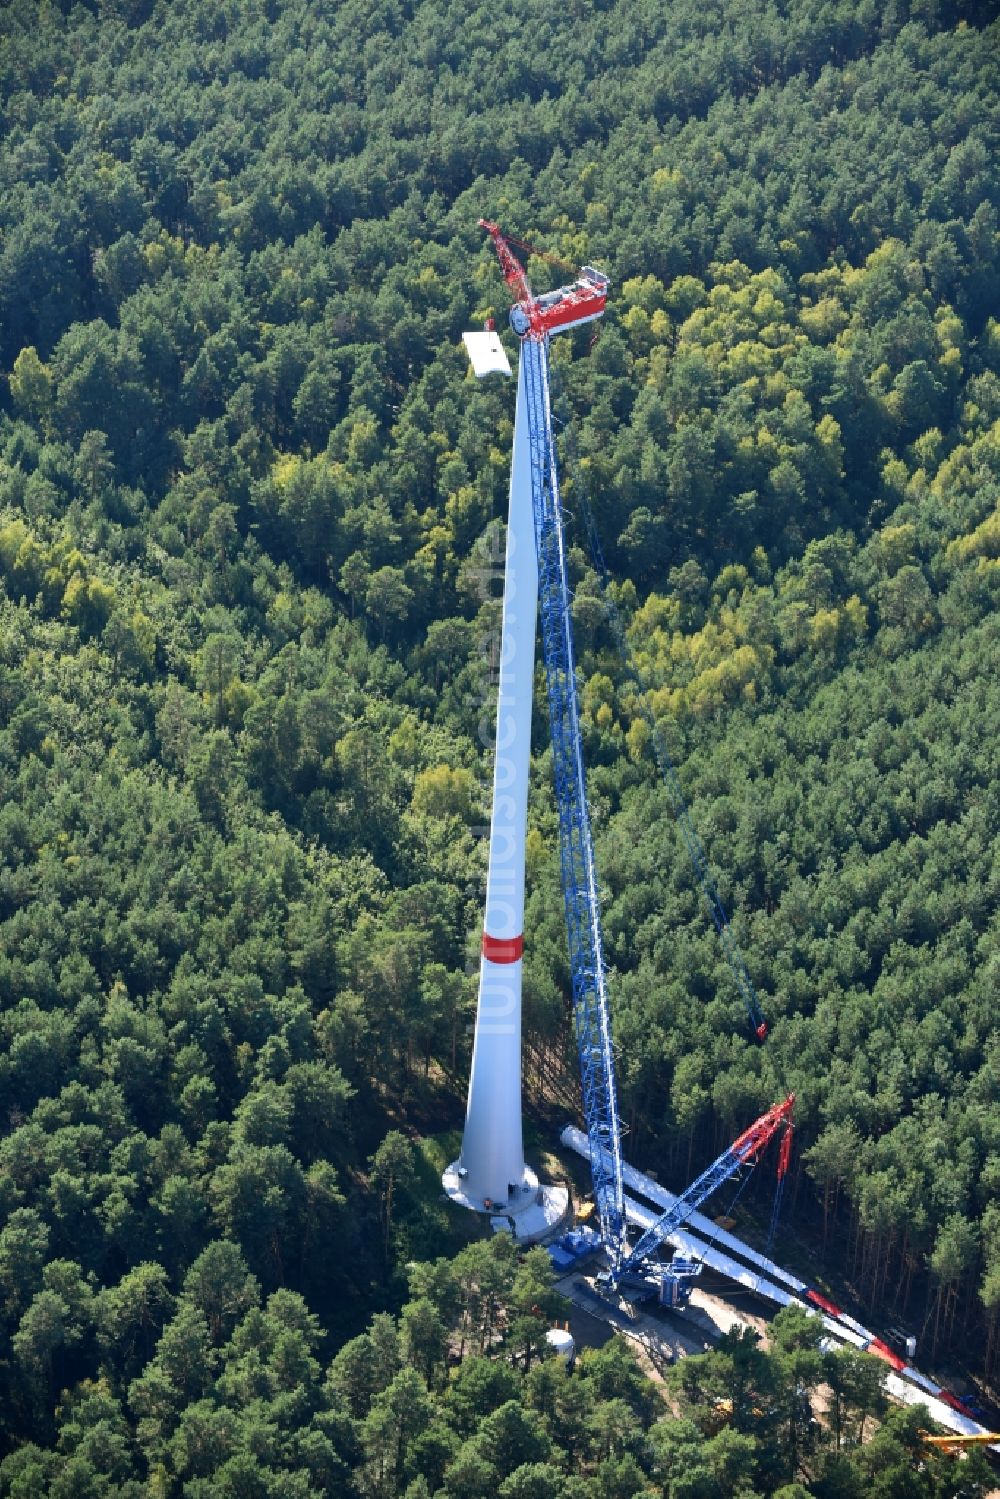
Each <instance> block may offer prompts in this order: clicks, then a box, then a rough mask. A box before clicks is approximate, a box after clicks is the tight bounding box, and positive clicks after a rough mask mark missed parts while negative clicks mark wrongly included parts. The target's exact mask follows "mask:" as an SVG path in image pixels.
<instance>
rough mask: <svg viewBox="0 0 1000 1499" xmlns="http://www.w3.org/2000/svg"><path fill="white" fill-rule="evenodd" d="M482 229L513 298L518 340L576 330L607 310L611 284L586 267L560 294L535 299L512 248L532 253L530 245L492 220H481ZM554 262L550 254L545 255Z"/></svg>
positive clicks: (512, 318)
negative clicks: (515, 237) (578, 326)
mask: <svg viewBox="0 0 1000 1499" xmlns="http://www.w3.org/2000/svg"><path fill="white" fill-rule="evenodd" d="M479 227H480V229H485V230H486V232H487V234H489V235H490V236H491V238H492V240H493V243H494V245H495V246H496V252H497V256H498V258H499V261H500V269H501V270H502V271H503V278H504V280H505V281H506V283H507V285H508V286H509V287H510V289H511V291H512V293H513V295H514V305H513V307H512V308H511V309H510V326H511V328H513V330H514V332H515V333H516V334H517V336H518V338H525V337H528V336H529V335H530V336H531V337H533V338H539V339H541V338H545V337H546V336H547V335H548V334H550V333H561V332H562V331H563V329H565V328H575V327H576V326H577V325H578V324H579V323H592V322H593V321H594V319H595V318H599V317H600V316H601V314H602V313H603V311H604V308H605V305H606V303H607V300H608V286H609V284H610V283H609V281H608V278H607V276H605V274H604V272H603V271H598V270H595V269H594V267H593V266H592V265H585V266H584V267H583V268H582V269H581V271H580V274H579V275H578V276H577V278H576V280H575V281H573V282H571V283H570V285H569V286H561V287H560V288H559V289H558V291H549V292H544V293H543V294H542V296H540V297H536V296H535V294H534V293H533V291H532V290H531V286H530V285H529V283H528V277H527V274H526V272H525V269H524V267H523V266H522V264H521V262H520V261H519V260H518V258H517V256H516V255H515V254H514V252H513V250H512V249H511V244H516V245H519V246H521V248H522V249H525V250H528V251H529V252H530V253H532V254H537V253H538V251H535V250H532V249H531V246H530V245H526V244H524V242H523V241H522V240H514V239H512V238H511V237H510V236H508V235H505V234H504V233H503V231H502V230H501V228H500V226H499V224H494V223H493V222H492V220H490V219H480V220H479ZM545 259H547V260H553V259H554V257H553V256H551V255H547V256H545ZM557 263H558V262H557Z"/></svg>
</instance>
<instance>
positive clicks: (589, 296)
mask: <svg viewBox="0 0 1000 1499" xmlns="http://www.w3.org/2000/svg"><path fill="white" fill-rule="evenodd" d="M610 285H611V282H610V280H609V279H608V277H607V276H606V275H605V274H604V272H603V271H599V270H596V269H595V267H594V266H592V265H585V266H584V267H583V269H582V270H581V272H580V274H579V276H577V278H576V280H575V281H573V282H571V283H570V285H569V286H560V287H558V288H557V289H556V290H555V291H547V292H544V293H543V294H542V295H541V296H540V297H535V298H533V299H532V300H531V301H530V302H528V301H521V302H515V303H514V305H513V307H512V308H511V309H510V326H511V328H512V329H513V331H514V332H515V333H516V334H517V336H518V338H524V337H526V336H527V334H529V333H536V334H553V333H562V332H564V331H565V330H566V329H567V328H577V327H579V325H580V324H581V323H592V322H594V320H595V319H596V318H599V317H601V316H602V314H603V312H604V309H605V307H606V306H607V301H608V287H609V286H610Z"/></svg>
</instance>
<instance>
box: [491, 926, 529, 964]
mask: <svg viewBox="0 0 1000 1499" xmlns="http://www.w3.org/2000/svg"><path fill="white" fill-rule="evenodd" d="M523 952H524V938H523V937H491V936H490V934H489V932H484V933H483V957H484V958H489V960H490V962H491V963H517V962H518V961H519V960H520V957H521V954H522V953H523Z"/></svg>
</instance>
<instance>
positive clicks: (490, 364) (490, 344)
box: [462, 331, 511, 380]
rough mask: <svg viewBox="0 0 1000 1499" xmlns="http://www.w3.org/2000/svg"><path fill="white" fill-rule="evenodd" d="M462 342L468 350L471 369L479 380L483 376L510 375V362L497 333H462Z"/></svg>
mask: <svg viewBox="0 0 1000 1499" xmlns="http://www.w3.org/2000/svg"><path fill="white" fill-rule="evenodd" d="M462 342H463V343H464V344H465V347H466V349H467V350H468V353H469V358H470V360H471V361H472V368H473V370H474V372H475V374H476V375H477V376H478V378H479V379H480V380H481V379H482V378H483V376H484V375H509V374H510V373H511V368H510V360H509V359H508V358H507V355H506V352H505V350H504V346H503V344H502V343H501V342H500V335H499V333H486V332H483V331H480V332H478V333H463V334H462Z"/></svg>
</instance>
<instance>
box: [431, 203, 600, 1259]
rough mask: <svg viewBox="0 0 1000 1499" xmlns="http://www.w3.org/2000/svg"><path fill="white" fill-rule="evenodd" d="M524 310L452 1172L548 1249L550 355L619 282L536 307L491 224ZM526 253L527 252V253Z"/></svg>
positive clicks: (482, 353) (515, 323)
mask: <svg viewBox="0 0 1000 1499" xmlns="http://www.w3.org/2000/svg"><path fill="white" fill-rule="evenodd" d="M480 222H481V227H482V228H484V229H486V230H487V232H488V233H489V234H490V235H491V236H492V238H493V241H494V244H495V245H496V249H497V253H498V255H499V257H500V264H501V267H502V269H503V273H504V276H505V279H506V280H507V283H508V285H509V286H510V287H511V290H512V291H513V293H514V296H515V298H516V300H515V302H514V306H513V307H512V308H511V313H510V323H511V327H512V329H513V330H514V332H515V334H516V335H517V337H518V338H519V339H520V343H521V356H520V360H519V365H518V381H517V402H516V408H515V419H514V447H513V453H512V456H511V468H510V504H509V510H508V517H507V547H506V557H505V570H504V593H503V623H502V634H501V647H500V673H499V693H498V702H497V728H496V755H495V761H494V771H493V804H492V811H491V817H490V847H489V867H488V873H487V880H486V910H485V919H484V923H483V939H482V955H481V958H480V971H479V1002H478V1006H477V1011H476V1033H475V1042H474V1045H473V1052H472V1070H471V1074H470V1077H469V1094H468V1102H467V1106H466V1116H465V1131H464V1135H463V1138H462V1153H461V1155H460V1156H459V1158H458V1160H457V1161H455V1162H453V1163H452V1165H451V1166H449V1167H448V1169H447V1171H445V1173H444V1176H443V1178H442V1180H443V1184H444V1188H445V1191H446V1192H447V1193H448V1195H449V1197H451V1198H452V1199H453V1201H455V1202H457V1203H460V1204H461V1205H462V1206H464V1207H468V1208H472V1209H474V1210H476V1211H478V1212H486V1213H490V1214H492V1215H494V1216H495V1217H497V1218H498V1219H503V1220H504V1221H505V1226H507V1227H510V1228H511V1229H512V1230H513V1232H514V1234H515V1236H516V1237H517V1238H518V1239H519V1240H520V1241H521V1242H530V1241H531V1240H532V1239H536V1238H539V1237H542V1236H543V1235H544V1234H546V1233H547V1232H548V1231H549V1230H550V1229H551V1228H553V1227H554V1226H555V1225H556V1224H557V1223H558V1222H559V1221H560V1220H561V1219H562V1218H563V1217H564V1216H565V1214H566V1211H567V1208H568V1206H569V1202H568V1193H567V1191H566V1189H565V1188H564V1187H551V1186H540V1185H539V1182H538V1179H537V1177H536V1176H535V1174H534V1172H533V1171H532V1170H531V1169H530V1168H529V1167H528V1166H527V1165H526V1164H525V1160H524V1142H523V1136H522V1128H521V977H522V972H521V970H522V955H523V951H524V929H523V919H524V847H525V835H526V830H527V814H528V779H529V771H530V751H531V700H532V686H533V681H534V666H535V635H536V624H537V614H538V560H537V558H538V553H537V544H536V527H537V525H538V524H539V518H538V517H537V516H536V515H535V514H534V506H533V499H532V496H533V490H534V488H535V487H536V486H534V485H533V482H532V477H533V464H537V461H538V460H537V449H538V444H537V438H536V436H535V434H536V432H537V428H538V423H539V414H540V413H539V409H538V407H539V402H540V401H543V402H544V406H545V415H546V420H547V418H548V409H547V408H548V344H549V339H550V337H551V335H552V334H553V333H556V332H559V331H562V330H563V329H564V328H572V327H576V326H577V325H578V324H580V323H583V322H589V321H591V320H593V319H594V318H597V317H600V316H601V314H602V313H603V311H604V306H605V302H606V299H607V287H608V280H607V277H606V276H603V275H602V274H601V273H600V272H598V271H594V270H592V269H590V268H589V267H586V268H584V270H583V272H582V273H581V275H580V276H579V277H578V279H577V280H576V281H575V282H573V284H572V285H570V286H566V287H563V288H561V289H560V290H558V291H554V292H549V293H547V294H546V295H544V296H542V297H538V298H536V297H534V296H533V294H532V292H531V289H530V286H529V285H528V282H527V278H526V276H525V272H524V270H523V268H522V267H521V265H520V263H519V262H518V260H517V259H516V257H515V256H514V254H513V252H512V251H511V249H510V247H509V243H508V239H507V238H505V236H504V235H503V234H501V232H500V230H499V228H498V227H497V226H496V225H495V224H492V223H490V222H489V221H487V220H481V221H480ZM525 248H527V247H525ZM464 341H465V344H466V348H467V349H468V352H469V357H470V359H471V361H472V366H473V369H474V371H475V373H476V375H477V376H479V377H484V376H486V375H489V374H491V373H500V374H506V375H510V373H511V368H510V364H509V362H508V359H507V355H506V353H505V351H504V348H503V345H502V344H501V342H500V339H499V337H498V335H497V334H496V332H494V331H493V330H492V329H491V328H490V329H487V330H486V331H484V332H476V333H467V334H465V336H464Z"/></svg>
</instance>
